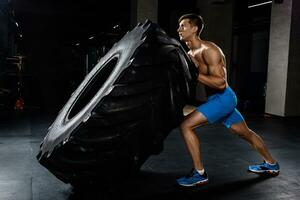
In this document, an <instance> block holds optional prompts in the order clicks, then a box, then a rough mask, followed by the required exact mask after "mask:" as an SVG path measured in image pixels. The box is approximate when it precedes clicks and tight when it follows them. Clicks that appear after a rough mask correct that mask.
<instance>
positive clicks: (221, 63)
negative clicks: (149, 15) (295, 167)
mask: <svg viewBox="0 0 300 200" xmlns="http://www.w3.org/2000/svg"><path fill="white" fill-rule="evenodd" d="M178 22H179V27H178V29H177V32H178V34H179V38H180V40H181V41H183V42H185V44H186V45H187V47H188V48H189V51H188V55H189V56H190V57H191V59H192V61H193V62H194V63H195V65H196V67H197V68H198V72H199V74H198V81H200V82H201V83H202V84H204V85H205V87H206V89H207V94H208V100H207V102H205V103H204V104H202V105H200V106H199V107H198V108H197V109H196V110H195V111H193V112H192V113H190V114H189V115H188V116H187V117H186V118H185V120H184V121H183V122H182V123H181V125H180V129H181V133H182V136H183V139H184V141H185V144H186V146H187V149H188V152H189V154H190V156H191V158H192V161H193V169H192V170H191V172H190V173H189V174H188V175H187V176H184V177H181V178H179V179H177V183H178V184H179V185H181V186H195V185H198V184H205V183H207V182H208V176H207V173H206V172H205V170H204V167H203V164H202V161H201V152H200V141H199V138H198V137H197V135H196V132H195V128H197V127H199V126H202V125H205V124H208V123H211V124H212V123H214V122H222V123H223V124H224V126H226V127H227V128H228V129H230V131H231V132H232V133H234V134H236V135H238V136H240V137H241V138H243V139H244V140H246V141H247V142H248V143H249V144H250V145H251V146H252V147H253V148H254V149H255V150H256V151H257V152H258V153H259V154H260V155H261V156H262V158H263V159H264V162H263V163H261V164H258V165H250V166H249V168H248V170H249V171H250V172H254V173H259V174H265V173H267V174H271V175H278V174H279V164H278V163H277V162H276V161H275V160H274V158H273V157H272V156H271V154H270V153H269V151H268V149H267V148H266V146H265V144H264V142H263V140H262V139H261V137H260V136H258V135H257V134H256V133H255V132H254V131H252V130H251V129H249V128H248V126H247V124H246V122H245V120H244V118H243V116H242V115H241V113H240V112H239V111H238V110H237V109H236V105H237V98H236V95H235V93H234V91H233V90H232V89H231V88H230V87H229V85H228V83H227V77H226V60H225V56H224V54H223V52H222V50H221V49H220V48H219V47H218V46H217V45H216V44H214V43H212V42H210V41H205V40H202V39H200V33H201V31H202V29H203V27H204V22H203V19H202V17H201V16H199V15H196V14H186V15H183V16H181V17H180V18H179V20H178Z"/></svg>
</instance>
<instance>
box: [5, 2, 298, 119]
mask: <svg viewBox="0 0 300 200" xmlns="http://www.w3.org/2000/svg"><path fill="white" fill-rule="evenodd" d="M106 3H107V5H105V6H104V5H103V4H102V3H99V2H98V1H93V0H87V1H85V2H84V3H79V2H78V3H74V2H72V1H68V0H64V1H60V2H56V1H55V2H53V1H50V0H49V1H42V2H39V1H35V0H1V4H0V6H1V7H0V8H1V13H0V20H1V24H0V27H1V29H0V31H1V35H0V37H1V38H0V39H1V43H0V45H1V46H0V71H1V74H0V76H1V79H0V80H1V82H0V103H1V104H0V106H1V109H6V110H9V109H14V107H15V105H16V102H17V100H18V98H19V96H22V98H23V101H24V102H23V103H24V106H23V107H24V109H25V110H26V109H39V110H43V112H47V113H57V112H58V110H59V109H60V108H61V107H62V106H63V105H64V103H65V102H66V100H67V99H68V98H69V96H70V94H71V93H72V92H73V91H74V89H75V88H76V86H77V85H78V84H79V83H80V82H81V80H82V79H83V77H84V76H85V75H86V74H87V73H88V72H89V71H90V70H91V68H93V66H94V65H95V64H96V63H97V60H98V59H99V58H101V56H103V55H104V54H105V53H106V52H107V51H108V50H109V49H110V47H111V46H112V45H113V44H114V43H115V42H116V41H118V40H119V39H120V38H121V37H122V36H123V35H124V33H126V32H127V31H128V30H130V29H131V28H132V27H134V26H135V25H136V23H138V22H143V21H144V20H145V19H147V18H148V19H150V20H152V21H153V22H157V23H158V24H159V25H160V26H161V27H162V28H163V29H164V30H165V31H166V32H167V33H168V34H169V35H170V36H172V37H174V38H176V39H178V37H177V34H176V29H177V18H178V17H179V16H180V15H181V14H183V13H187V12H196V13H199V14H201V15H202V16H203V17H204V19H205V22H206V27H205V29H204V32H203V35H202V38H203V39H207V40H212V41H214V42H215V43H217V44H218V45H219V46H220V47H221V48H222V49H223V51H224V53H225V55H226V57H227V68H228V69H227V70H228V81H229V84H230V85H231V86H232V88H234V90H235V91H236V93H237V95H238V98H239V105H238V106H239V109H240V110H241V111H242V112H248V113H249V112H251V113H257V114H263V113H269V114H274V115H278V116H295V115H296V116H297V115H299V114H300V107H299V104H298V103H297V99H298V98H299V96H298V95H299V93H298V92H296V91H297V90H299V88H300V84H299V77H297V76H296V74H298V73H299V70H298V69H297V67H296V66H298V64H299V58H298V57H299V56H297V53H298V52H299V48H298V47H297V46H296V44H297V41H298V40H299V34H298V32H299V30H298V25H299V20H298V18H297V17H298V14H299V13H298V11H297V8H298V6H299V5H298V4H299V3H298V2H297V1H286V2H284V1H282V2H281V1H275V2H273V3H272V2H271V1H263V0H248V1H234V0H209V1H197V0H186V1H184V2H183V1H180V0H173V1H155V0H148V1H147V0H142V1H134V0H124V1H108V2H106ZM259 4H262V5H259ZM251 5H259V6H254V7H251ZM272 8H273V9H272ZM271 22H272V23H271ZM285 29H286V30H285ZM282 52H284V53H282ZM19 62H21V65H20V64H18V63H19ZM196 100H197V97H196ZM19 103H20V102H19Z"/></svg>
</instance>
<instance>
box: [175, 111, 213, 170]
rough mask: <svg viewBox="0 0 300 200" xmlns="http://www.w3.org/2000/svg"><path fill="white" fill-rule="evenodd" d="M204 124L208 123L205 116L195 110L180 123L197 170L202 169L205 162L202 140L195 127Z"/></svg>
mask: <svg viewBox="0 0 300 200" xmlns="http://www.w3.org/2000/svg"><path fill="white" fill-rule="evenodd" d="M204 124H207V119H206V118H205V116H204V115H203V114H202V113H200V112H198V111H194V112H192V113H191V114H189V115H188V116H187V117H186V118H185V120H184V121H183V122H182V123H181V125H180V130H181V134H182V136H183V139H184V142H185V144H186V146H187V149H188V152H189V154H190V155H191V158H192V161H193V165H194V168H195V169H196V170H202V169H203V164H202V160H201V153H200V141H199V138H198V136H197V134H196V132H195V128H197V127H198V126H201V125H204Z"/></svg>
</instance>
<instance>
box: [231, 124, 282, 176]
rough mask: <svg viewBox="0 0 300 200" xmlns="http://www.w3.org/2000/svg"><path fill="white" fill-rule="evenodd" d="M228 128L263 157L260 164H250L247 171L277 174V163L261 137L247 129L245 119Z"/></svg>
mask: <svg viewBox="0 0 300 200" xmlns="http://www.w3.org/2000/svg"><path fill="white" fill-rule="evenodd" d="M230 130H231V131H232V132H233V133H234V134H236V135H238V136H240V137H241V138H243V139H245V140H246V141H247V142H248V143H249V144H250V145H252V147H253V148H254V149H256V150H257V151H258V152H259V153H260V155H261V156H262V157H263V159H264V162H263V163H261V164H257V165H250V166H249V168H248V171H250V172H253V173H258V174H270V175H272V176H277V175H278V174H279V164H278V163H277V162H276V161H275V160H274V158H273V157H272V156H271V154H270V152H269V151H268V149H267V147H266V145H265V144H264V142H263V140H262V139H261V137H260V136H259V135H257V134H256V133H255V132H254V131H252V130H251V129H249V128H248V126H247V124H246V122H245V121H242V122H239V123H235V124H232V125H231V127H230Z"/></svg>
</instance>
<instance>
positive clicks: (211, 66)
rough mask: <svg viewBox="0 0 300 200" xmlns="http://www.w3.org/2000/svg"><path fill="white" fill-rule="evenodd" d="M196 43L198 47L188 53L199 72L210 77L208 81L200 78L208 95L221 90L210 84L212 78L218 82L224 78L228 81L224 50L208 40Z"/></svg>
mask: <svg viewBox="0 0 300 200" xmlns="http://www.w3.org/2000/svg"><path fill="white" fill-rule="evenodd" d="M194 45H195V47H196V48H193V49H192V50H190V51H189V52H188V54H189V55H190V57H191V59H192V61H193V62H194V63H195V65H196V67H197V68H198V72H199V74H202V75H205V76H206V77H209V79H207V80H208V81H201V80H200V82H202V83H203V84H204V85H205V86H206V89H207V92H208V93H209V94H208V95H211V94H212V93H216V92H218V91H220V88H217V87H215V85H213V84H210V80H212V81H211V82H213V81H215V82H216V83H218V82H217V81H218V79H220V80H221V79H223V81H224V80H225V82H226V68H225V66H226V61H225V56H224V54H223V52H222V50H221V49H220V48H219V47H218V46H216V45H215V44H214V43H212V42H208V41H201V43H199V44H194ZM198 80H199V79H198ZM226 86H227V82H226Z"/></svg>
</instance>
